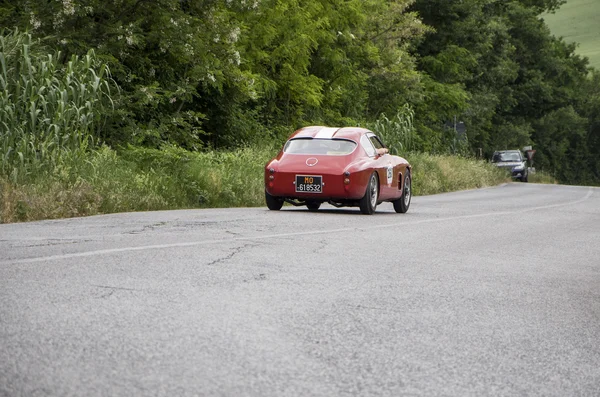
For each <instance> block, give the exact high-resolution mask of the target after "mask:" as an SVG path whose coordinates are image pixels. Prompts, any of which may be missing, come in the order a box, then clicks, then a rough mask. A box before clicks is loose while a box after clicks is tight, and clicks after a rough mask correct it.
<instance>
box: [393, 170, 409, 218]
mask: <svg viewBox="0 0 600 397" xmlns="http://www.w3.org/2000/svg"><path fill="white" fill-rule="evenodd" d="M411 199H412V178H411V177H410V172H407V173H406V175H405V176H404V183H403V184H402V196H400V198H399V199H398V200H395V201H393V203H394V210H395V211H396V212H398V213H399V214H404V213H406V211H408V208H409V207H410V200H411Z"/></svg>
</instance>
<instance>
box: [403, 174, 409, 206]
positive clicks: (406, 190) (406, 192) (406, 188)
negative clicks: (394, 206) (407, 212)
mask: <svg viewBox="0 0 600 397" xmlns="http://www.w3.org/2000/svg"><path fill="white" fill-rule="evenodd" d="M408 204H410V176H407V177H406V180H405V181H404V205H405V206H408Z"/></svg>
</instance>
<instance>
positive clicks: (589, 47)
mask: <svg viewBox="0 0 600 397" xmlns="http://www.w3.org/2000/svg"><path fill="white" fill-rule="evenodd" d="M544 20H545V21H546V23H547V24H548V26H549V27H550V31H551V32H552V33H553V34H554V35H555V36H557V37H563V38H564V39H565V41H567V42H570V43H571V42H576V43H579V47H578V49H577V53H578V54H580V55H583V56H586V57H588V58H589V59H590V65H591V66H593V67H594V68H596V69H597V70H600V0H568V1H567V3H566V4H564V5H563V6H562V7H561V8H560V9H559V10H558V11H557V12H556V13H555V14H548V15H545V16H544Z"/></svg>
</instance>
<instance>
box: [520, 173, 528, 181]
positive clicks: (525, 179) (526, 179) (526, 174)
mask: <svg viewBox="0 0 600 397" xmlns="http://www.w3.org/2000/svg"><path fill="white" fill-rule="evenodd" d="M528 180H529V171H525V173H524V174H523V176H521V182H527V181H528Z"/></svg>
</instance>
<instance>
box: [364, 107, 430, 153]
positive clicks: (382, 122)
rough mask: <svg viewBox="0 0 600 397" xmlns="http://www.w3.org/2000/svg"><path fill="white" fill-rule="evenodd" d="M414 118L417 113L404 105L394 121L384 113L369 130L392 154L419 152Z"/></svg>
mask: <svg viewBox="0 0 600 397" xmlns="http://www.w3.org/2000/svg"><path fill="white" fill-rule="evenodd" d="M414 117H415V112H414V111H413V110H412V109H411V107H410V106H409V105H404V106H403V107H402V108H401V109H400V110H398V112H397V113H396V115H395V116H394V117H393V118H392V119H389V118H388V117H387V116H386V115H385V113H382V114H381V115H380V116H379V119H378V120H377V121H375V123H373V124H372V125H370V126H369V128H370V129H371V131H373V132H375V133H376V134H378V135H379V136H380V137H381V138H382V139H383V141H384V142H385V144H386V145H387V147H388V148H389V150H390V153H391V154H395V155H402V153H405V152H408V151H414V150H417V147H418V146H419V144H418V137H417V134H416V131H415V127H414V124H413V120H414Z"/></svg>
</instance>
